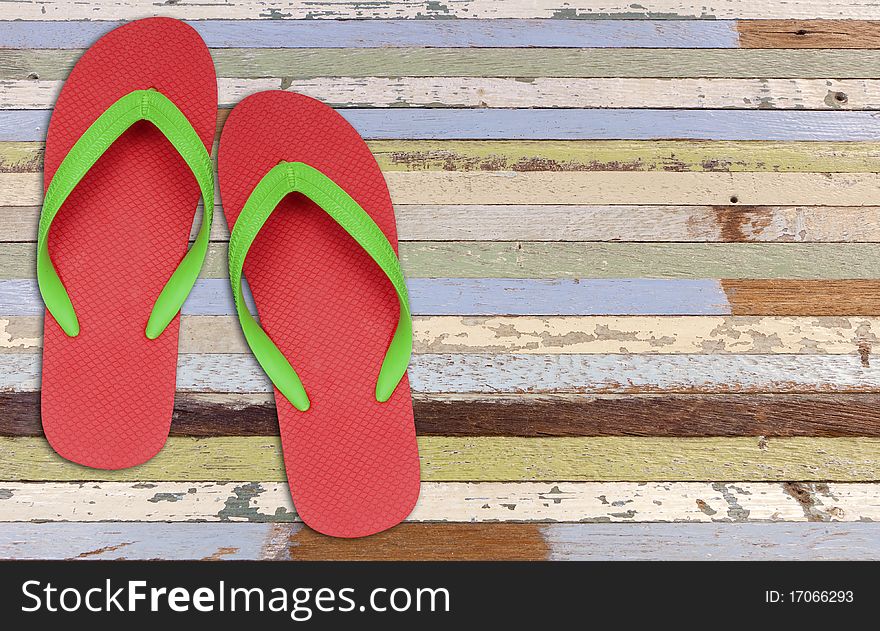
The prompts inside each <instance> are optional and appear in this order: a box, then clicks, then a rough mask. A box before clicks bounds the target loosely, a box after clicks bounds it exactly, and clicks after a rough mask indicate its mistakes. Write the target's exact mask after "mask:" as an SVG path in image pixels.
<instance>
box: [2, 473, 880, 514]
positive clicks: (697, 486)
mask: <svg viewBox="0 0 880 631" xmlns="http://www.w3.org/2000/svg"><path fill="white" fill-rule="evenodd" d="M878 498H880V488H878V485H877V484H858V483H845V484H841V483H831V484H826V483H821V484H811V483H791V482H786V483H778V482H774V483H768V482H652V483H642V482H635V483H634V482H500V483H492V482H483V483H461V482H445V483H444V482H425V483H424V484H423V485H422V488H421V494H420V495H419V501H418V504H417V505H416V507H415V510H413V512H412V513H411V514H410V515H409V516H408V517H407V521H410V522H465V523H473V522H542V523H547V522H562V523H603V522H625V523H656V522H752V523H754V522H803V521H825V522H829V521H835V522H858V521H863V522H864V521H877V520H878V519H880V501H878ZM59 521H67V522H71V521H78V522H102V521H112V522H192V521H197V522H218V521H219V522H226V521H232V522H262V523H265V522H276V523H277V522H286V523H290V522H297V521H300V517H299V515H297V513H296V509H295V508H294V505H293V503H292V502H291V497H290V489H289V488H288V485H287V484H285V483H279V482H155V483H144V482H137V483H130V482H0V522H6V523H15V522H59Z"/></svg>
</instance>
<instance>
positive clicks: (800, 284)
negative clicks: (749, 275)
mask: <svg viewBox="0 0 880 631" xmlns="http://www.w3.org/2000/svg"><path fill="white" fill-rule="evenodd" d="M721 287H722V288H723V290H724V294H725V295H726V297H727V300H728V301H729V304H730V309H731V313H734V314H737V315H758V314H765V315H777V316H789V315H797V314H806V313H809V314H813V315H817V316H840V315H845V314H871V313H874V314H878V313H880V301H878V299H877V295H876V292H877V290H878V289H880V286H878V285H877V284H875V283H874V282H873V281H858V280H856V281H839V280H832V281H815V280H802V281H797V282H788V281H778V280H765V281H758V282H751V281H747V280H734V279H730V280H722V281H721Z"/></svg>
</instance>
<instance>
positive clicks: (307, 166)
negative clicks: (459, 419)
mask: <svg viewBox="0 0 880 631" xmlns="http://www.w3.org/2000/svg"><path fill="white" fill-rule="evenodd" d="M218 166H219V169H218V171H219V176H218V177H219V180H220V190H221V193H222V199H223V205H224V210H225V213H226V219H227V221H228V223H229V225H230V227H231V229H232V235H231V237H230V243H229V269H230V272H229V274H230V281H231V283H232V289H233V295H234V296H235V299H236V308H237V311H238V316H239V320H240V321H241V325H242V329H243V331H244V333H245V337H246V338H247V340H248V343H249V345H250V346H251V349H252V350H253V352H254V355H255V356H256V358H257V360H258V361H259V362H260V365H261V366H262V367H263V369H264V370H265V371H266V373H267V374H268V375H269V378H270V379H271V380H272V382H273V384H274V386H275V401H276V404H277V407H278V421H279V425H280V429H281V441H282V445H283V450H284V461H285V466H286V469H287V477H288V480H289V482H290V489H291V494H292V496H293V501H294V504H295V506H296V509H297V512H298V513H299V515H300V516H301V517H302V519H303V521H305V523H306V524H308V525H309V526H311V527H312V528H314V529H315V530H317V531H319V532H322V533H325V534H328V535H333V536H337V537H360V536H365V535H369V534H372V533H376V532H379V531H381V530H384V529H386V528H389V527H391V526H393V525H395V524H397V523H399V522H400V521H402V520H403V519H404V518H405V517H406V516H407V515H408V514H409V513H410V512H411V510H412V508H413V506H414V505H415V503H416V499H417V498H418V494H419V458H418V447H417V444H416V436H415V427H414V424H413V409H412V400H411V398H410V388H409V381H408V380H407V377H406V367H407V364H408V362H409V358H410V354H411V349H412V323H411V318H410V313H409V303H408V298H407V295H406V285H405V283H404V279H403V274H402V272H401V270H400V264H399V261H398V258H397V229H396V226H395V220H394V209H393V207H392V205H391V199H390V197H389V195H388V188H387V187H386V185H385V180H384V178H383V177H382V172H381V171H380V170H379V166H378V165H377V164H376V161H375V159H374V158H373V155H372V154H371V153H370V150H369V148H368V147H367V145H366V143H365V142H364V141H363V140H362V139H361V137H360V136H359V135H358V133H357V132H356V131H355V130H354V128H352V127H351V125H349V124H348V122H346V121H345V119H343V118H342V116H340V115H339V114H337V113H336V112H335V111H334V110H333V109H331V108H330V107H327V106H326V105H323V104H322V103H320V102H318V101H315V100H314V99H310V98H307V97H305V96H301V95H298V94H292V93H287V92H281V91H274V92H263V93H260V94H256V95H254V96H250V97H248V98H246V99H244V100H243V101H242V102H241V103H240V104H239V105H238V106H237V107H236V108H235V109H234V110H233V111H232V113H231V114H230V115H229V118H228V119H227V121H226V124H225V125H224V128H223V134H222V137H221V139H220V150H219V159H218ZM242 271H243V272H244V275H245V277H246V278H247V281H248V285H249V286H250V289H251V292H252V293H253V297H254V302H255V303H256V307H257V311H258V313H259V318H260V324H257V323H256V321H255V320H254V318H253V317H252V316H251V315H250V313H248V311H247V307H246V306H245V305H244V301H243V299H242V289H241V276H242ZM260 325H262V328H261V326H260Z"/></svg>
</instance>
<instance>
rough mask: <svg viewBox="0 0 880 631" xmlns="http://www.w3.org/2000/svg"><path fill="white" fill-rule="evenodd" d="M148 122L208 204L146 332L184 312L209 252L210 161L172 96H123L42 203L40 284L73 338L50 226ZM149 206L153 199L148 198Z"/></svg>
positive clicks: (77, 148) (67, 160) (153, 334)
mask: <svg viewBox="0 0 880 631" xmlns="http://www.w3.org/2000/svg"><path fill="white" fill-rule="evenodd" d="M142 120H145V121H149V122H151V123H152V124H153V125H155V126H156V127H157V128H158V129H159V131H161V132H162V133H163V134H164V135H165V137H166V138H167V139H168V140H169V141H170V142H171V144H172V145H173V146H174V148H175V149H176V150H177V152H178V153H179V154H180V155H181V157H182V158H183V159H184V160H185V161H186V164H187V166H189V168H190V170H191V171H192V172H193V175H194V176H195V178H196V181H197V182H198V184H199V188H200V189H201V194H202V200H203V201H204V203H205V204H204V206H205V210H204V216H203V217H202V225H201V227H200V228H199V233H198V235H197V236H196V240H195V242H194V243H193V246H192V247H191V248H190V249H189V252H187V253H186V256H185V257H183V260H182V261H181V262H180V265H178V266H177V269H176V270H174V273H173V274H172V275H171V278H170V279H169V280H168V282H167V283H166V284H165V287H164V288H163V289H162V291H161V293H160V294H159V297H158V298H157V299H156V302H155V303H154V305H153V310H152V312H151V313H150V319H149V321H148V322H147V326H146V329H145V333H146V336H147V337H148V338H150V339H155V338H157V337H159V336H160V335H161V334H162V331H164V330H165V327H166V326H168V323H169V322H171V320H173V319H174V316H176V315H177V313H178V312H179V311H180V308H181V306H183V302H184V301H185V300H186V297H187V295H189V292H190V290H191V289H192V287H193V285H194V284H195V282H196V278H198V275H199V270H200V269H201V268H202V263H203V262H204V260H205V254H206V253H207V251H208V237H209V233H210V231H211V220H212V217H213V213H214V174H213V171H212V169H211V157H210V156H209V155H208V152H207V150H205V146H204V145H203V144H202V141H201V139H200V138H199V135H198V134H197V133H196V131H195V130H194V129H193V127H192V125H191V124H190V122H189V121H188V120H187V118H186V116H184V115H183V113H182V112H181V111H180V110H179V109H177V106H176V105H174V103H172V102H171V101H170V100H169V99H168V97H166V96H164V95H163V94H161V93H160V92H157V91H156V90H135V91H133V92H130V93H128V94H126V95H125V96H123V97H122V98H121V99H119V100H118V101H116V102H115V103H114V104H113V105H111V106H110V107H108V108H107V110H106V111H105V112H104V113H103V114H101V116H99V117H98V119H97V120H96V121H95V122H94V123H92V124H91V126H89V128H88V129H87V130H86V131H85V132H84V133H83V135H82V136H80V138H79V140H77V141H76V144H74V145H73V147H72V148H71V149H70V151H69V152H68V154H67V155H66V156H65V157H64V160H63V161H62V162H61V165H60V166H59V167H58V170H57V171H55V175H54V176H53V177H52V181H51V182H50V183H49V188H48V189H47V190H46V197H45V199H44V200H43V210H42V211H41V213H40V228H39V235H38V238H37V283H38V284H39V287H40V294H41V295H42V297H43V301H44V302H45V303H46V308H47V309H48V310H49V313H51V314H52V317H53V318H55V321H56V322H58V324H59V326H60V327H61V329H62V330H63V331H64V332H65V333H67V335H69V336H71V337H75V336H76V335H79V320H78V319H77V317H76V312H75V311H74V309H73V304H72V303H71V301H70V296H68V294H67V290H66V289H65V288H64V284H63V283H62V282H61V279H60V278H59V277H58V272H56V271H55V266H54V265H53V264H52V259H51V258H50V257H49V246H48V241H49V228H50V227H51V225H52V221H53V220H54V219H55V215H56V214H58V210H59V209H60V208H61V205H62V204H63V203H64V201H65V200H66V199H67V197H68V196H69V195H70V193H71V192H72V191H73V189H74V188H75V187H76V185H77V184H79V182H80V180H82V178H83V177H84V176H85V175H86V173H88V171H89V169H91V168H92V166H93V165H94V164H95V162H97V161H98V158H100V157H101V156H102V155H103V154H104V152H105V151H107V149H109V148H110V145H112V144H113V143H114V142H115V141H116V139H117V138H119V137H120V136H121V135H122V134H123V133H124V132H125V130H127V129H128V128H129V127H131V126H132V125H134V124H135V123H136V122H138V121H142ZM145 203H149V200H145Z"/></svg>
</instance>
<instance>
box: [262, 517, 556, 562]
mask: <svg viewBox="0 0 880 631" xmlns="http://www.w3.org/2000/svg"><path fill="white" fill-rule="evenodd" d="M284 531H287V532H290V533H291V534H290V535H289V536H288V538H287V542H286V547H285V545H284V544H283V543H282V542H281V541H279V540H278V539H276V540H275V541H273V543H272V544H271V548H272V550H273V552H274V555H275V558H289V559H292V560H296V561H321V560H326V561H342V560H345V561H489V560H505V561H542V560H546V559H547V558H548V556H549V553H550V547H549V545H548V544H547V543H546V542H545V541H544V537H543V536H542V534H541V526H540V525H538V524H504V523H499V524H442V523H434V524H401V525H399V526H395V527H394V528H392V529H390V530H386V531H385V532H380V533H378V534H375V535H371V536H369V537H363V538H360V539H339V538H334V537H327V536H325V535H322V534H318V533H316V532H315V531H313V530H310V529H308V528H302V529H299V530H296V531H292V529H290V528H289V527H287V528H283V527H282V529H281V532H284Z"/></svg>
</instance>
